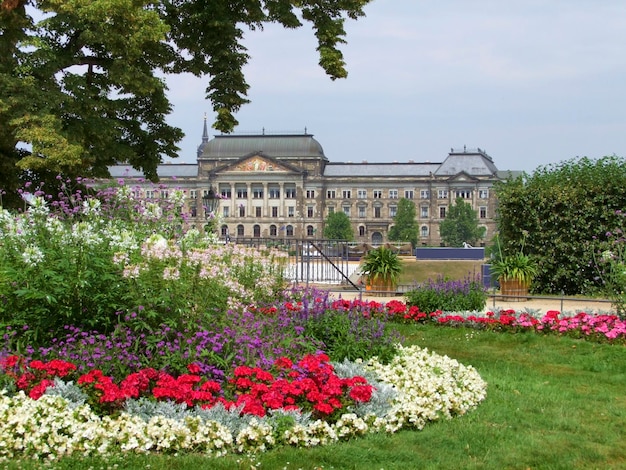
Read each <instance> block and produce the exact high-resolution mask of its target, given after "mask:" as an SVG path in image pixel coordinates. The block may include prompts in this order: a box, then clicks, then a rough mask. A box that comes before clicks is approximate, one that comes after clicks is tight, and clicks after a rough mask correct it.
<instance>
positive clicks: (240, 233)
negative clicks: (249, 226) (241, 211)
mask: <svg viewBox="0 0 626 470" xmlns="http://www.w3.org/2000/svg"><path fill="white" fill-rule="evenodd" d="M243 235H244V231H243V225H242V224H239V225H237V236H238V237H243Z"/></svg>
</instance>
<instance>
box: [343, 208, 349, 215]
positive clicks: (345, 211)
mask: <svg viewBox="0 0 626 470" xmlns="http://www.w3.org/2000/svg"><path fill="white" fill-rule="evenodd" d="M343 213H344V214H346V215H347V216H348V217H350V206H343Z"/></svg>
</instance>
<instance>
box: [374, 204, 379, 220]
mask: <svg viewBox="0 0 626 470" xmlns="http://www.w3.org/2000/svg"><path fill="white" fill-rule="evenodd" d="M380 214H381V210H380V207H379V206H376V207H374V218H375V219H380V217H381V215H380Z"/></svg>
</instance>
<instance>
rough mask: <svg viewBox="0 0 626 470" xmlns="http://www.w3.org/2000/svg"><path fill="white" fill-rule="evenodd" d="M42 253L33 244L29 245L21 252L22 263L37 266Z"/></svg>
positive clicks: (40, 260)
mask: <svg viewBox="0 0 626 470" xmlns="http://www.w3.org/2000/svg"><path fill="white" fill-rule="evenodd" d="M43 258H44V255H43V252H42V251H41V250H40V249H39V248H38V247H37V246H35V245H29V246H27V247H26V249H25V250H24V253H22V259H23V260H24V263H25V264H26V265H28V266H31V267H33V266H37V265H38V264H39V263H41V262H42V261H43Z"/></svg>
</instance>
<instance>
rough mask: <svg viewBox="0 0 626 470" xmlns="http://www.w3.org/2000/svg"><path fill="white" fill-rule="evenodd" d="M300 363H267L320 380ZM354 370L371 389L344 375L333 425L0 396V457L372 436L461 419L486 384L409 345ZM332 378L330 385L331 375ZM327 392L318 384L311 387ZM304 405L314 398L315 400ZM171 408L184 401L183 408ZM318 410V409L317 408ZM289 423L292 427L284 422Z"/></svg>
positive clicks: (207, 448) (313, 364)
mask: <svg viewBox="0 0 626 470" xmlns="http://www.w3.org/2000/svg"><path fill="white" fill-rule="evenodd" d="M303 361H304V362H303V363H301V364H299V365H297V364H296V365H294V364H291V366H290V364H289V362H288V361H282V362H280V363H278V364H276V367H277V369H278V370H281V371H283V372H286V376H287V378H289V375H294V377H292V378H293V379H294V380H293V383H297V382H298V380H299V379H300V378H302V379H301V380H305V379H304V378H303V377H305V376H307V374H308V376H309V377H308V378H312V377H311V373H313V376H314V377H318V378H322V376H323V373H325V372H328V373H330V369H329V368H328V366H329V364H328V363H327V361H326V360H325V358H324V357H323V356H309V357H308V358H306V359H303ZM14 365H15V364H14ZM355 365H358V364H355ZM361 367H363V370H365V371H367V372H366V373H367V374H370V375H371V374H374V376H377V377H379V379H380V381H379V382H377V385H376V387H375V388H371V389H370V388H368V387H367V384H365V383H363V380H362V379H361V378H355V379H354V381H353V382H354V383H353V384H352V385H346V384H347V383H349V382H350V381H348V382H347V383H346V382H343V385H342V386H344V387H346V386H347V388H344V389H345V390H348V389H349V390H350V391H349V392H348V393H347V394H346V395H344V396H343V397H342V399H341V401H344V400H351V401H352V402H353V403H354V407H352V408H351V407H349V406H344V407H343V408H342V409H341V410H340V412H335V413H337V416H338V418H337V419H336V420H335V421H326V420H323V419H310V418H307V417H306V413H305V414H300V413H299V412H293V413H295V414H292V415H284V416H285V417H287V416H291V417H292V419H290V420H285V419H277V416H279V415H275V414H274V413H273V412H268V413H267V414H266V415H265V416H263V417H256V416H251V415H241V413H240V408H237V409H235V410H233V411H232V412H231V413H233V412H234V413H235V414H236V415H237V416H238V417H239V418H238V420H237V421H236V422H235V421H233V419H232V416H229V414H228V413H226V414H222V415H220V416H221V417H222V418H218V417H217V416H218V415H217V414H216V415H208V414H206V412H205V411H204V410H202V409H201V408H200V407H195V408H194V409H188V408H187V409H186V412H184V413H183V412H180V411H179V412H177V413H173V414H171V415H170V416H164V415H163V414H162V413H159V414H156V415H152V416H140V415H138V414H133V412H132V411H131V407H129V408H128V409H127V410H124V411H122V412H120V413H118V414H116V415H107V416H99V415H98V414H96V413H94V410H93V409H92V408H91V407H90V406H89V405H88V404H79V403H76V402H73V401H71V400H68V399H66V398H62V397H61V396H54V395H52V394H50V392H51V391H53V390H55V389H56V388H58V387H61V385H60V382H58V381H55V386H54V387H48V389H47V391H46V393H45V394H44V395H43V396H42V397H41V398H39V399H38V400H33V399H31V398H29V397H28V396H27V395H25V394H24V392H23V391H20V392H18V393H17V394H15V395H12V396H9V395H7V394H6V393H3V392H0V422H2V423H3V426H1V427H0V441H1V442H2V443H3V445H2V447H0V459H7V458H15V457H16V456H20V457H21V458H24V457H30V458H37V459H56V458H59V457H61V456H64V455H70V454H75V453H80V454H81V455H85V456H87V455H106V454H111V453H116V452H134V453H146V452H152V451H155V452H166V453H176V452H181V451H193V452H200V453H204V454H207V455H215V456H217V455H223V454H224V453H225V452H245V453H249V452H259V451H264V450H267V449H269V448H271V447H274V446H277V445H292V446H298V447H311V446H317V445H323V444H328V443H333V442H337V441H338V440H341V439H349V438H351V437H353V436H359V435H363V434H367V433H372V432H379V431H384V432H390V433H392V432H396V431H398V430H400V429H402V428H414V429H421V428H422V427H423V426H424V425H425V424H426V423H427V422H429V421H433V420H437V419H441V418H449V417H452V416H456V415H462V414H464V413H466V412H467V411H469V410H471V409H472V408H473V407H475V406H476V405H477V404H478V403H479V402H480V401H482V400H483V399H484V398H485V393H486V384H485V382H484V381H482V379H481V378H480V376H479V375H478V373H477V372H476V370H475V369H473V368H472V367H467V366H463V365H461V364H459V363H458V362H457V361H454V360H452V359H450V358H448V357H445V356H438V355H436V354H434V353H431V352H429V351H427V350H424V349H421V348H419V347H417V346H413V347H408V348H404V347H402V346H399V354H398V355H397V356H396V357H395V358H394V360H393V361H391V362H390V363H389V364H383V363H381V362H379V361H377V360H375V359H372V360H370V361H367V362H366V363H363V364H361ZM324 371H325V372H324ZM241 372H242V374H241V375H239V376H238V377H237V378H236V379H235V381H237V380H240V379H242V383H241V384H240V386H241V387H242V388H245V389H248V390H250V389H251V388H252V387H254V386H255V384H256V385H267V384H266V382H267V380H266V379H268V377H266V376H263V374H260V373H259V371H255V370H253V369H250V370H242V371H241ZM296 373H297V374H298V376H297V377H295V374H296ZM189 374H190V375H194V374H193V372H190V373H189ZM275 374H276V375H274V377H275V378H276V377H278V376H279V373H278V371H277V372H276V373H275ZM319 374H322V375H319ZM259 375H260V377H259ZM246 379H247V380H249V381H250V382H251V383H250V382H246ZM57 380H58V379H57ZM150 380H152V379H150ZM280 380H284V379H281V378H276V380H275V381H274V382H273V383H276V382H279V381H280ZM184 381H187V379H185V380H184ZM138 382H141V380H139V381H138ZM333 382H334V383H335V384H338V383H339V382H337V380H336V379H333ZM231 385H234V384H231ZM334 386H335V385H332V387H334ZM281 387H282V386H281ZM302 388H303V390H309V393H310V391H312V390H314V388H309V386H303V387H302ZM326 388H327V387H323V388H319V387H318V389H319V390H320V393H322V390H324V389H326ZM153 390H154V388H153ZM386 390H387V391H389V390H393V393H391V394H389V393H388V394H387V395H385V394H384V393H385V391H386ZM370 392H371V393H370ZM307 394H308V393H307ZM262 395H263V394H261V396H262ZM350 395H352V396H350ZM368 397H369V400H368V401H370V402H374V401H378V402H379V403H380V404H381V407H380V408H379V411H378V412H377V413H374V412H372V410H371V409H370V408H367V407H366V406H363V407H361V406H358V405H359V404H363V405H368V403H362V402H361V400H367V399H368ZM271 399H272V400H273V399H274V398H273V397H271ZM268 400H270V397H268ZM313 402H314V403H323V401H322V400H321V397H319V396H318V397H316V398H315V399H314V400H313ZM180 406H182V407H186V405H185V404H181V405H180ZM218 407H219V406H218V405H216V406H215V407H213V408H212V409H211V410H208V411H212V410H213V409H216V408H218ZM268 411H269V410H268ZM320 412H321V414H320V415H325V414H326V413H325V412H324V411H322V410H320ZM340 413H342V414H340ZM288 422H291V424H289V425H287V426H285V423H288Z"/></svg>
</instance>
